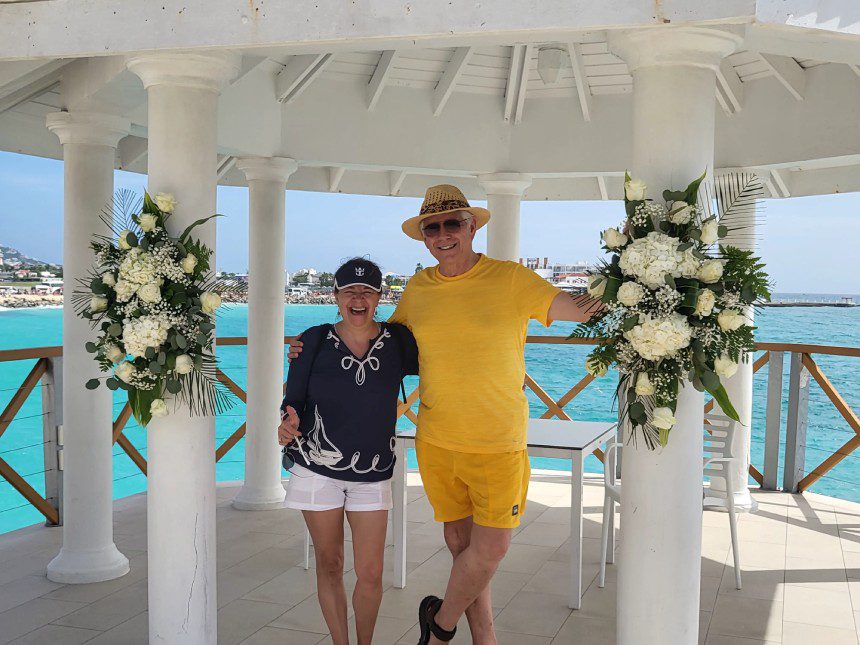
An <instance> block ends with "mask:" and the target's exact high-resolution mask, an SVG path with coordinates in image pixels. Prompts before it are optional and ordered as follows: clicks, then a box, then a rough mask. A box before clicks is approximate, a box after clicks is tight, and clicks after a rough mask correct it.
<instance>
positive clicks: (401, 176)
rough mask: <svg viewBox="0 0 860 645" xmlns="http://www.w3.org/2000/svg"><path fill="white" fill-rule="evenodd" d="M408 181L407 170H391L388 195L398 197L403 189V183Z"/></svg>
mask: <svg viewBox="0 0 860 645" xmlns="http://www.w3.org/2000/svg"><path fill="white" fill-rule="evenodd" d="M405 179H406V171H405V170H391V171H389V173H388V186H389V188H388V194H389V195H391V196H392V197H396V196H397V195H399V194H400V189H401V188H402V187H403V181H404V180H405Z"/></svg>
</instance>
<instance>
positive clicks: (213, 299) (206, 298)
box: [200, 291, 221, 314]
mask: <svg viewBox="0 0 860 645" xmlns="http://www.w3.org/2000/svg"><path fill="white" fill-rule="evenodd" d="M220 306H221V296H219V295H218V294H217V293H215V292H214V291H204V292H203V293H201V294H200V307H201V308H202V309H203V312H204V313H207V314H213V313H215V310H216V309H217V308H218V307H220Z"/></svg>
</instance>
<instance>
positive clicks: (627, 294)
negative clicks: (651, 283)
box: [618, 280, 645, 307]
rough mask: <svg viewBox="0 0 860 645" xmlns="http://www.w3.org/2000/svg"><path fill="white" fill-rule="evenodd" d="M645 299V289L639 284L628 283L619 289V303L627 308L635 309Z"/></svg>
mask: <svg viewBox="0 0 860 645" xmlns="http://www.w3.org/2000/svg"><path fill="white" fill-rule="evenodd" d="M644 297H645V288H644V287H643V286H642V285H641V284H639V283H638V282H633V281H632V280H631V281H628V282H625V283H624V284H622V285H621V286H620V287H619V288H618V302H620V303H621V304H622V305H624V306H625V307H634V306H636V305H638V304H639V302H640V301H641V300H642V298H644Z"/></svg>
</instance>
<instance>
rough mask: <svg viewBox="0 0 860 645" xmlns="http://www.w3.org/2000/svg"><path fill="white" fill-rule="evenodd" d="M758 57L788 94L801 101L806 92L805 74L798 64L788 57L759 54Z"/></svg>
mask: <svg viewBox="0 0 860 645" xmlns="http://www.w3.org/2000/svg"><path fill="white" fill-rule="evenodd" d="M759 56H761V59H762V60H763V61H764V62H765V65H767V66H768V68H770V71H771V72H773V75H774V76H775V77H776V80H778V81H779V82H780V83H782V85H783V87H785V89H787V90H788V92H789V94H791V95H792V96H793V97H794V98H795V99H797V100H798V101H802V100H803V93H804V91H805V90H806V72H805V71H804V69H803V68H802V67H801V66H800V65H799V64H798V62H797V61H796V60H794V59H793V58H791V57H789V56H776V55H775V54H759Z"/></svg>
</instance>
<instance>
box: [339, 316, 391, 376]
mask: <svg viewBox="0 0 860 645" xmlns="http://www.w3.org/2000/svg"><path fill="white" fill-rule="evenodd" d="M329 333H331V332H329ZM386 338H391V334H390V333H388V330H387V329H383V330H382V333H381V334H380V335H379V338H377V339H376V342H375V343H373V346H372V347H371V348H370V349H369V350H367V355H366V356H365V357H364V358H363V359H361V360H359V359H357V358H356V357H355V356H353V355H352V354H349V355H348V356H344V357H343V358H342V359H340V366H341V367H342V368H343V369H345V370H347V371H349V370H350V369H352V366H353V365H358V367H357V368H356V370H355V384H356V385H364V379H365V377H366V376H367V372H366V370H365V366H367V367H369V368H370V369H372V370H373V371H374V372H378V371H379V359H378V358H377V357H376V356H374V355H373V352H374V351H376V350H380V349H382V348H383V347H385V342H384V341H385V339H386ZM335 347H336V345H335Z"/></svg>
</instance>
